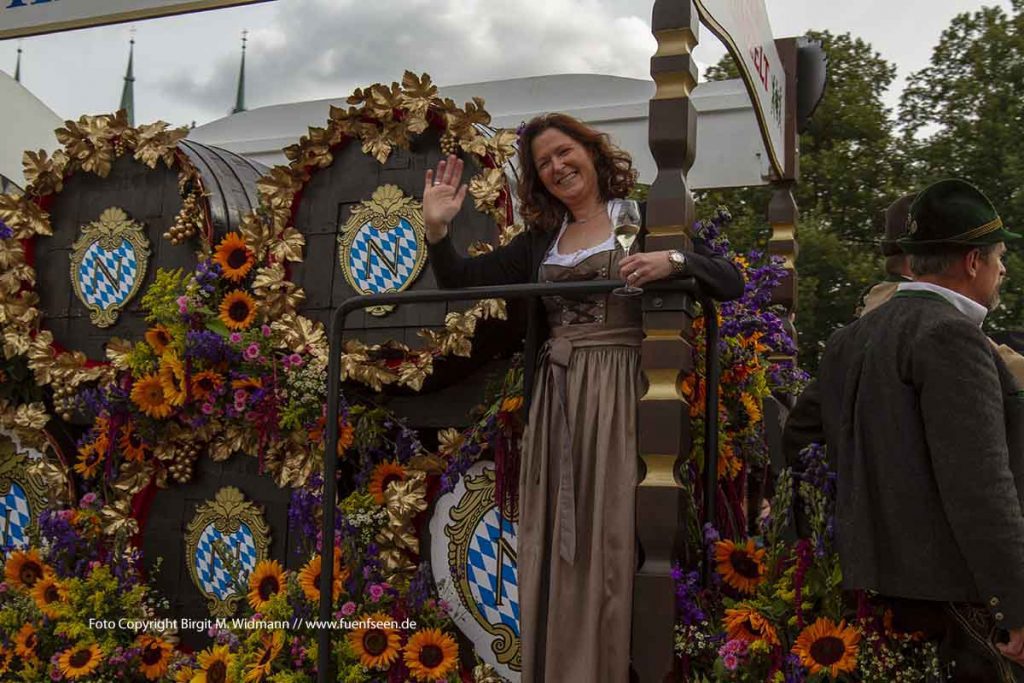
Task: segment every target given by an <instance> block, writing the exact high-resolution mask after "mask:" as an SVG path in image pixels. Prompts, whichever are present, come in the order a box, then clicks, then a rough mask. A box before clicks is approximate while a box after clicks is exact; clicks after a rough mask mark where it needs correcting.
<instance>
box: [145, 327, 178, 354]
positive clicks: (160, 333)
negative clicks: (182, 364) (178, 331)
mask: <svg viewBox="0 0 1024 683" xmlns="http://www.w3.org/2000/svg"><path fill="white" fill-rule="evenodd" d="M145 338H146V343H147V344H149V345H150V346H151V347H152V348H153V351H155V352H156V354H157V355H158V356H160V355H163V352H164V351H166V350H167V347H168V346H170V345H171V341H172V340H173V337H172V336H171V331H170V330H168V329H167V328H166V327H164V326H163V325H154V326H153V327H151V328H149V329H148V330H146V334H145Z"/></svg>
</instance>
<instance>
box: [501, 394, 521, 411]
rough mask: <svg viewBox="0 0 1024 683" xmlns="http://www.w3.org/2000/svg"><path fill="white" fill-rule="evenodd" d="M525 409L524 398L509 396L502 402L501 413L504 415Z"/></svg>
mask: <svg viewBox="0 0 1024 683" xmlns="http://www.w3.org/2000/svg"><path fill="white" fill-rule="evenodd" d="M522 407H523V397H522V396H509V397H508V398H506V399H505V400H504V401H502V402H501V411H502V412H503V413H514V412H516V411H517V410H519V409H520V408H522Z"/></svg>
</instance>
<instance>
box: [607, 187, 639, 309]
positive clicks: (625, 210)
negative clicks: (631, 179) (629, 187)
mask: <svg viewBox="0 0 1024 683" xmlns="http://www.w3.org/2000/svg"><path fill="white" fill-rule="evenodd" d="M612 227H613V228H614V231H615V241H616V242H618V243H619V246H620V247H622V256H623V258H625V257H626V256H629V250H630V249H632V248H633V242H635V241H636V237H637V235H639V234H640V207H639V206H638V205H637V203H636V202H635V201H633V200H632V199H624V200H622V201H621V202H619V206H618V211H617V212H616V213H615V215H614V216H612ZM643 293H644V290H643V288H641V287H634V286H633V285H631V284H629V281H627V282H626V286H625V287H617V288H616V289H613V290H612V294H618V295H619V296H637V295H638V294H643Z"/></svg>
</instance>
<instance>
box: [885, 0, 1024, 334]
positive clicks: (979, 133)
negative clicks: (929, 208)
mask: <svg viewBox="0 0 1024 683" xmlns="http://www.w3.org/2000/svg"><path fill="white" fill-rule="evenodd" d="M1021 92H1024V1H1022V0H1012V1H1011V3H1010V8H1009V12H1007V11H1006V10H1004V9H1002V8H1001V7H983V8H981V9H979V10H977V11H975V12H965V13H963V14H960V15H958V16H957V17H956V18H954V19H953V21H952V22H951V23H950V26H949V28H947V29H946V31H944V32H943V34H942V37H941V38H940V40H939V44H938V45H937V46H936V47H935V48H934V50H933V52H932V58H931V63H930V64H929V65H928V66H927V67H926V68H924V69H922V70H921V71H918V72H917V73H915V74H912V75H911V76H910V78H909V80H908V85H907V88H906V90H905V91H904V93H903V97H902V100H901V107H900V122H901V124H902V134H903V136H904V140H903V144H904V145H905V146H906V148H907V149H908V154H909V156H910V158H911V159H912V160H913V163H912V164H911V166H910V171H911V172H912V174H913V179H914V180H915V181H916V184H917V185H918V186H923V185H925V184H926V183H928V182H931V181H934V180H938V179H940V178H946V177H950V176H958V177H962V178H966V179H967V180H969V181H971V182H973V183H974V184H976V185H977V186H978V187H979V188H981V190H982V191H983V192H985V194H987V195H988V197H989V199H991V200H992V203H993V204H994V205H995V207H996V210H997V211H998V212H999V214H1000V216H1001V217H1002V218H1003V221H1004V222H1005V223H1006V224H1007V225H1009V226H1010V229H1011V230H1017V231H1019V229H1020V228H1021V227H1022V226H1024V193H1022V192H1021V191H1020V188H1021V187H1022V186H1024V157H1022V154H1021V147H1020V141H1021V138H1022V136H1024V100H1022V99H1021V96H1020V93H1021ZM1008 246H1010V247H1011V248H1012V246H1013V245H1008ZM1006 264H1007V271H1008V275H1009V277H1008V280H1007V284H1006V285H1005V286H1004V290H1003V306H1002V307H1001V308H1000V309H999V310H997V311H996V312H995V313H994V315H992V316H990V320H989V321H988V325H989V327H991V328H993V329H1005V328H1008V327H1019V325H1020V322H1019V321H1020V320H1021V315H1022V314H1024V260H1022V258H1021V256H1020V254H1019V248H1018V249H1016V250H1015V253H1013V254H1011V255H1010V256H1009V258H1007V259H1006Z"/></svg>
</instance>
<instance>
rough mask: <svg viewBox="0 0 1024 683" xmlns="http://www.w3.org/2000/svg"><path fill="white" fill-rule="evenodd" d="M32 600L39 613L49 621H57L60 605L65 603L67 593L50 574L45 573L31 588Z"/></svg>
mask: <svg viewBox="0 0 1024 683" xmlns="http://www.w3.org/2000/svg"><path fill="white" fill-rule="evenodd" d="M32 599H33V600H35V603H36V607H38V608H39V611H40V612H42V613H43V614H45V615H46V616H48V617H50V618H51V619H57V618H59V617H60V613H61V609H60V606H61V604H62V603H64V602H67V599H68V591H67V589H66V588H64V586H63V585H61V583H60V582H59V581H57V578H56V577H55V576H54V575H53V574H52V573H49V572H47V574H46V576H44V577H43V578H41V579H40V580H39V581H37V582H36V585H35V586H33V587H32Z"/></svg>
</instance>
